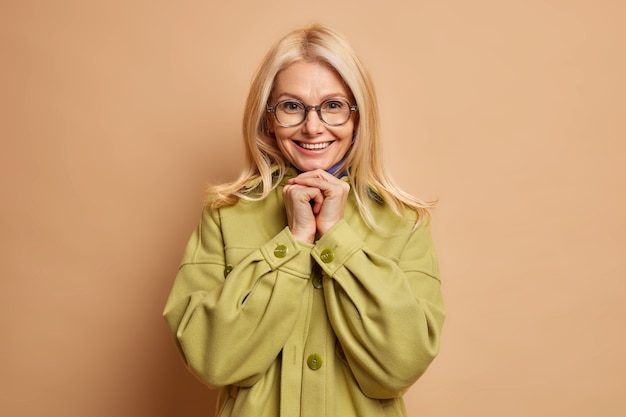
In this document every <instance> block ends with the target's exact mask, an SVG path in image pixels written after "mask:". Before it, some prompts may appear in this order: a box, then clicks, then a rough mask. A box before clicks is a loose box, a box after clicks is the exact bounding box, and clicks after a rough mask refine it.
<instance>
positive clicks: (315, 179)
mask: <svg viewBox="0 0 626 417" xmlns="http://www.w3.org/2000/svg"><path fill="white" fill-rule="evenodd" d="M349 192H350V186H349V185H348V184H347V183H345V182H344V181H341V180H340V179H338V178H336V177H334V176H332V175H331V174H329V173H327V172H326V171H323V170H320V169H317V170H314V171H308V172H304V173H302V174H300V175H298V176H297V177H295V178H292V179H290V180H289V183H288V184H287V185H286V186H285V188H284V189H283V196H284V199H285V207H286V209H287V219H288V224H289V229H291V232H292V233H293V235H294V237H296V239H299V240H302V241H304V242H309V243H313V241H314V240H315V233H316V232H317V234H318V235H319V236H323V235H324V233H326V232H327V231H328V230H329V229H330V228H331V227H333V226H334V225H335V224H336V223H337V222H338V221H339V220H341V219H343V215H344V211H345V207H346V201H347V200H348V194H349Z"/></svg>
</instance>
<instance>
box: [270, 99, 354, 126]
mask: <svg viewBox="0 0 626 417" xmlns="http://www.w3.org/2000/svg"><path fill="white" fill-rule="evenodd" d="M358 109H359V106H353V105H351V104H350V103H349V102H348V101H347V100H344V99H342V98H331V99H328V100H324V101H323V102H322V104H318V105H316V106H307V105H306V104H304V103H303V102H301V101H300V100H296V99H288V100H282V101H279V102H278V103H276V105H275V106H274V107H270V106H269V105H268V106H267V111H268V113H274V117H275V118H276V121H277V122H278V124H279V125H281V126H282V127H294V126H298V125H300V124H302V123H303V122H304V121H305V120H306V117H307V115H308V114H309V111H310V110H315V111H316V112H317V115H318V116H319V118H320V120H321V121H322V122H323V123H324V124H326V125H328V126H341V125H343V124H346V123H347V122H348V120H350V115H351V114H352V112H354V111H357V110H358Z"/></svg>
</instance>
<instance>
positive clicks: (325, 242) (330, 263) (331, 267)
mask: <svg viewBox="0 0 626 417" xmlns="http://www.w3.org/2000/svg"><path fill="white" fill-rule="evenodd" d="M362 247H363V241H362V240H361V239H360V238H359V237H358V236H357V235H356V233H354V231H353V230H352V228H351V227H350V225H348V223H347V222H346V221H345V220H341V221H339V222H338V223H337V224H335V225H334V226H333V227H332V228H331V229H330V230H328V232H326V234H324V236H322V237H321V238H320V239H319V240H318V241H317V242H316V243H315V246H314V247H313V250H312V251H311V255H312V256H313V258H314V259H315V260H316V261H317V263H318V264H319V265H320V266H321V267H322V269H323V270H324V272H326V273H327V274H328V275H330V276H333V275H334V274H335V272H337V270H338V269H339V268H340V267H342V266H343V265H344V264H345V263H346V261H347V260H348V259H349V258H350V257H351V256H352V255H354V253H355V252H357V251H359V250H360V249H361V248H362Z"/></svg>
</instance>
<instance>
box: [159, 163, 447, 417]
mask: <svg viewBox="0 0 626 417" xmlns="http://www.w3.org/2000/svg"><path fill="white" fill-rule="evenodd" d="M293 175H294V172H291V173H290V175H288V176H287V177H286V178H285V179H284V180H283V183H282V184H281V185H280V186H279V187H278V188H277V189H276V190H274V191H273V192H272V193H271V194H270V195H269V196H268V197H267V198H266V199H264V200H263V201H259V202H247V201H239V202H238V203H236V204H235V205H233V206H230V207H224V208H220V209H217V210H210V209H205V210H204V212H203V215H202V218H201V220H200V224H199V225H198V228H197V229H196V231H195V232H194V234H193V236H192V237H191V239H190V241H189V243H188V245H187V248H186V250H185V253H184V257H183V260H182V263H181V265H180V269H179V272H178V275H177V277H176V280H175V282H174V286H173V288H172V291H171V294H170V297H169V299H168V301H167V305H166V307H165V311H164V316H165V319H166V321H167V324H168V326H169V328H170V330H171V331H172V333H173V334H174V336H175V339H176V343H177V346H178V348H179V350H180V352H181V354H182V356H183V358H184V360H185V363H186V364H187V366H188V367H189V369H190V370H191V372H192V373H193V374H195V375H196V376H197V377H198V378H199V379H201V380H202V381H203V382H204V383H206V384H207V385H209V386H210V387H222V391H221V393H220V397H219V400H218V411H217V415H218V416H219V417H279V416H280V417H379V416H380V417H383V416H384V417H392V416H394V417H399V416H406V411H405V407H404V402H403V400H402V394H403V393H404V392H405V391H406V390H407V389H408V388H409V387H410V386H411V385H412V384H413V383H414V382H415V381H416V380H417V378H418V377H419V376H420V375H421V374H422V373H423V372H424V371H425V370H426V368H427V367H428V365H429V364H430V363H431V361H432V360H433V359H434V357H435V356H436V354H437V352H438V350H439V336H440V332H441V327H442V324H443V321H444V311H443V301H442V297H441V292H440V281H439V270H438V263H437V258H436V255H435V251H434V249H433V244H432V240H431V236H430V229H429V226H428V224H427V223H423V224H422V225H421V226H420V227H418V228H417V229H415V230H414V228H413V225H414V223H415V218H416V217H415V213H414V212H412V211H407V212H406V215H405V216H404V217H403V218H400V217H398V216H396V215H395V214H393V213H392V212H391V210H390V209H389V207H387V206H386V205H385V204H382V203H379V202H376V201H375V200H372V201H370V202H369V204H371V206H372V212H373V214H374V216H375V218H376V221H377V222H378V225H379V226H380V227H381V228H382V230H384V231H387V232H388V233H387V235H384V234H381V233H377V232H373V231H372V230H371V229H370V228H368V227H367V225H366V224H365V222H364V221H363V220H362V218H361V216H360V215H359V212H358V208H357V205H356V200H355V197H354V194H353V193H350V197H349V199H348V203H347V207H346V211H345V218H344V220H342V221H340V222H339V223H337V224H336V225H335V226H334V227H333V228H332V229H330V230H329V231H328V232H327V233H326V234H325V235H324V236H323V237H322V238H320V239H319V240H318V241H317V242H315V244H307V243H303V242H299V241H296V240H295V239H294V237H293V235H292V234H291V233H290V231H289V228H288V227H287V219H286V215H285V209H284V204H283V198H282V188H283V185H284V184H285V183H286V180H287V178H289V176H293Z"/></svg>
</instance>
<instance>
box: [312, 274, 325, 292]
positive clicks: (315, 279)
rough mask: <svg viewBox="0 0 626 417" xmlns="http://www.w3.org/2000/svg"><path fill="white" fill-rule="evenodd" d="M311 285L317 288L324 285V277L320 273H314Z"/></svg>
mask: <svg viewBox="0 0 626 417" xmlns="http://www.w3.org/2000/svg"><path fill="white" fill-rule="evenodd" d="M313 286H314V287H315V288H317V289H318V290H319V289H320V288H322V287H323V286H324V279H323V278H322V276H321V275H316V276H314V277H313Z"/></svg>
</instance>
